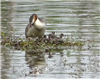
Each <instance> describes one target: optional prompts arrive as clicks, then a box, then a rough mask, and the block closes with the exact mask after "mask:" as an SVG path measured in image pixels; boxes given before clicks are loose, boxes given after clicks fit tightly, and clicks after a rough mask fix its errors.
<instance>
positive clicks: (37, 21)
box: [25, 14, 46, 38]
mask: <svg viewBox="0 0 100 79" xmlns="http://www.w3.org/2000/svg"><path fill="white" fill-rule="evenodd" d="M45 27H46V24H45V22H44V21H43V20H42V19H41V18H38V16H37V15H36V14H32V15H31V16H30V18H29V24H28V25H27V26H26V29H25V36H26V38H28V37H39V38H40V37H42V36H43V35H44V33H45Z"/></svg>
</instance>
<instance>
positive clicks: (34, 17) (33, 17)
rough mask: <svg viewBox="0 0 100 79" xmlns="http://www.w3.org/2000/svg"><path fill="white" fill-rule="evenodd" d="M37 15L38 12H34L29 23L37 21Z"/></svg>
mask: <svg viewBox="0 0 100 79" xmlns="http://www.w3.org/2000/svg"><path fill="white" fill-rule="evenodd" d="M37 18H38V17H37V15H36V14H32V15H31V16H30V18H29V23H30V24H32V25H33V24H34V23H35V21H36V20H37Z"/></svg>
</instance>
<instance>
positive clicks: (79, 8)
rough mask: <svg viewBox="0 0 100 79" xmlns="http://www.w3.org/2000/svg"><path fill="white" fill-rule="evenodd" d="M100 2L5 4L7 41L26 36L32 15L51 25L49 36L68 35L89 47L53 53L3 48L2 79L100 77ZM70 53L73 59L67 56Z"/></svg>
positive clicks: (3, 26)
mask: <svg viewBox="0 0 100 79" xmlns="http://www.w3.org/2000/svg"><path fill="white" fill-rule="evenodd" d="M99 8H100V1H99V0H98V1H97V0H92V1H88V0H80V1H78V0H76V1H75V0H72V1H70V0H67V1H66V0H58V1H56V0H54V1H53V0H52V1H50V0H40V1H38V0H33V1H32V0H28V1H27V2H25V1H23V2H22V1H15V2H11V1H2V2H1V13H2V14H1V29H2V31H3V32H4V33H5V34H6V36H7V37H13V36H15V37H17V36H20V35H22V37H23V38H25V35H24V32H25V27H26V25H27V24H28V21H29V17H30V15H31V14H33V13H36V14H37V15H38V16H39V17H43V18H44V19H45V21H46V23H47V26H46V32H45V35H48V34H49V33H51V32H52V31H55V32H56V35H59V34H60V33H63V34H64V38H67V37H69V38H70V39H72V38H73V39H74V41H77V40H79V41H82V42H84V43H85V45H84V46H83V47H82V48H79V47H69V46H68V47H65V48H63V49H62V50H56V51H53V52H51V53H46V52H41V51H37V52H33V51H32V53H31V54H30V53H29V52H28V53H27V52H26V51H22V50H15V49H14V48H12V49H10V48H7V47H5V46H2V48H1V63H2V65H1V67H2V69H1V75H2V79H31V78H32V79H33V78H37V79H42V78H43V79H45V78H47V79H49V78H54V79H55V78H60V79H63V78H64V79H67V78H74V79H80V78H85V79H86V78H88V79H89V78H93V79H99V77H100V9H99ZM68 52H71V53H70V57H68V56H67V55H66V54H67V53H68Z"/></svg>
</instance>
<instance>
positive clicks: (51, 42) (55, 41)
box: [1, 32, 84, 56]
mask: <svg viewBox="0 0 100 79" xmlns="http://www.w3.org/2000/svg"><path fill="white" fill-rule="evenodd" d="M54 34H55V33H54V32H52V34H49V35H48V37H47V35H44V36H43V37H42V38H41V39H38V38H37V39H36V40H23V39H22V38H21V37H20V36H19V37H16V38H13V37H12V38H9V37H5V34H4V33H3V32H1V36H2V38H1V39H2V41H1V45H3V46H6V47H14V48H15V49H17V50H25V49H28V50H45V51H49V52H53V51H54V50H55V49H59V48H61V47H63V46H64V47H65V46H79V47H81V46H83V45H84V43H83V42H81V41H78V40H77V41H74V42H72V41H71V40H69V37H67V38H62V37H63V36H64V34H60V35H59V37H58V36H56V35H54ZM64 39H66V40H64ZM47 49H49V50H47ZM67 55H68V56H69V55H70V53H69V52H68V53H67Z"/></svg>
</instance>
